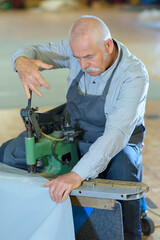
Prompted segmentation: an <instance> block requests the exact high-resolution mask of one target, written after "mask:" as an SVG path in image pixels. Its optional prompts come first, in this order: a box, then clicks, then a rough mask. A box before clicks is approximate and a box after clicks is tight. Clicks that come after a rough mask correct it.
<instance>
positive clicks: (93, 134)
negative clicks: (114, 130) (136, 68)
mask: <svg viewBox="0 0 160 240" xmlns="http://www.w3.org/2000/svg"><path fill="white" fill-rule="evenodd" d="M121 57H122V53H120V57H119V61H118V63H119V62H120V60H121ZM117 67H118V64H117V65H116V67H115V69H114V70H113V72H112V74H111V76H110V78H109V79H108V81H107V84H106V86H105V88H104V90H103V93H102V95H84V94H81V93H80V91H79V89H78V84H79V81H80V79H81V77H82V76H83V74H84V73H83V72H82V70H81V71H80V72H79V74H78V75H77V76H76V78H75V79H74V80H73V81H72V83H71V86H70V87H69V89H68V93H67V112H68V113H69V116H70V121H71V125H72V127H74V128H75V129H76V130H78V131H80V132H81V133H80V135H79V139H78V145H79V150H80V154H81V156H83V155H84V154H85V153H86V152H87V151H88V149H89V147H90V146H91V144H92V143H94V142H95V141H96V140H97V138H98V137H100V136H102V135H103V132H104V130H105V124H106V116H105V113H104V106H105V102H106V95H107V93H108V91H109V87H110V84H111V81H112V78H113V75H114V73H115V71H116V69H117ZM144 132H145V128H144V126H143V125H142V124H139V125H138V126H136V128H135V130H134V132H133V134H132V136H131V138H130V140H129V143H130V144H135V145H137V144H141V143H142V142H143V139H144Z"/></svg>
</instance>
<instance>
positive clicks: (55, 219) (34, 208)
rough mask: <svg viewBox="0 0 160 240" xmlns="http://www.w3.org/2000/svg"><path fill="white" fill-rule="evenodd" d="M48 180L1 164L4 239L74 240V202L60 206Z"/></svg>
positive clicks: (0, 213) (0, 231) (1, 231)
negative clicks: (50, 193) (51, 192)
mask: <svg viewBox="0 0 160 240" xmlns="http://www.w3.org/2000/svg"><path fill="white" fill-rule="evenodd" d="M46 182H48V180H47V179H45V178H43V177H40V176H38V175H35V174H28V173H27V171H24V170H20V169H16V168H13V167H10V166H7V165H5V164H2V163H0V239H1V240H74V239H75V236H74V226H73V216H72V208H71V203H70V199H69V198H68V199H67V200H66V201H65V202H63V203H60V204H56V203H55V202H53V201H52V200H51V198H50V196H49V191H48V188H45V187H44V186H43V185H44V184H45V183H46Z"/></svg>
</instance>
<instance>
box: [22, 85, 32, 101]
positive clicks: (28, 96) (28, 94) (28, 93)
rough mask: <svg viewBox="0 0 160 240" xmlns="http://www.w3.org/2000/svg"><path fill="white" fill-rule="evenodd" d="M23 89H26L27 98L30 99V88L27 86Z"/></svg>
mask: <svg viewBox="0 0 160 240" xmlns="http://www.w3.org/2000/svg"><path fill="white" fill-rule="evenodd" d="M23 87H24V91H25V93H26V96H27V98H28V99H30V98H31V94H30V91H29V88H28V87H27V86H26V85H23Z"/></svg>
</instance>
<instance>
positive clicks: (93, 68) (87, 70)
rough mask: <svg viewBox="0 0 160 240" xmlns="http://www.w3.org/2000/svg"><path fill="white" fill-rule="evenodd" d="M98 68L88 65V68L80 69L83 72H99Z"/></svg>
mask: <svg viewBox="0 0 160 240" xmlns="http://www.w3.org/2000/svg"><path fill="white" fill-rule="evenodd" d="M99 70H100V69H99V68H95V67H88V68H85V69H83V70H82V71H83V72H87V73H88V72H99Z"/></svg>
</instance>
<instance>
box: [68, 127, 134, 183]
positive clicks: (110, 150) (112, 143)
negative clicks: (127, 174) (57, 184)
mask: <svg viewBox="0 0 160 240" xmlns="http://www.w3.org/2000/svg"><path fill="white" fill-rule="evenodd" d="M128 140H129V136H127V135H125V133H123V132H121V131H120V130H118V129H116V128H108V129H107V131H105V133H104V134H103V136H101V137H99V138H98V139H97V140H96V142H94V143H93V144H92V146H91V147H90V149H89V151H88V152H87V153H86V154H85V155H84V156H83V157H82V158H81V159H80V161H79V162H78V163H77V164H76V166H75V167H74V168H73V170H72V171H74V172H76V173H77V174H79V175H80V176H81V177H82V178H83V179H84V180H85V179H87V178H95V177H97V176H98V174H99V173H100V172H102V171H103V170H105V168H106V167H107V165H108V164H109V162H110V160H111V159H112V158H113V157H114V156H115V155H116V154H117V153H118V152H120V151H121V150H122V149H123V148H124V147H125V145H126V144H127V142H128Z"/></svg>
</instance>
